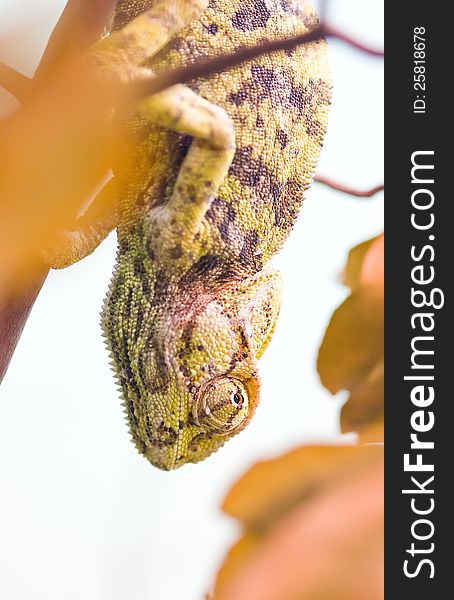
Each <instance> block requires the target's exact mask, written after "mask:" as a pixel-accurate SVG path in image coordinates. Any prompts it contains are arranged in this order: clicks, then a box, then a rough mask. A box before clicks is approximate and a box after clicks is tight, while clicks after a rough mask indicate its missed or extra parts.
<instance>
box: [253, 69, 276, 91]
mask: <svg viewBox="0 0 454 600" xmlns="http://www.w3.org/2000/svg"><path fill="white" fill-rule="evenodd" d="M251 73H252V78H253V80H254V81H256V82H257V83H259V84H260V85H261V86H262V87H263V88H264V90H265V91H266V92H271V90H272V89H273V86H274V85H276V75H275V73H274V71H273V70H272V69H267V68H266V67H263V66H262V65H252V67H251Z"/></svg>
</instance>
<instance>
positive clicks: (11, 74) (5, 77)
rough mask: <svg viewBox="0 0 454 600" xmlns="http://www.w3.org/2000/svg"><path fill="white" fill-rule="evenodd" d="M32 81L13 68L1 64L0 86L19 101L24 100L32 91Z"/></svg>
mask: <svg viewBox="0 0 454 600" xmlns="http://www.w3.org/2000/svg"><path fill="white" fill-rule="evenodd" d="M31 82H32V80H31V79H29V78H28V77H26V76H25V75H23V74H22V73H19V71H16V69H13V68H12V67H9V66H8V65H5V64H3V63H0V86H1V87H3V88H5V90H7V91H8V92H9V93H10V94H12V95H13V96H15V97H16V98H17V99H18V100H22V99H23V98H25V96H26V95H27V94H28V93H29V91H30V85H31Z"/></svg>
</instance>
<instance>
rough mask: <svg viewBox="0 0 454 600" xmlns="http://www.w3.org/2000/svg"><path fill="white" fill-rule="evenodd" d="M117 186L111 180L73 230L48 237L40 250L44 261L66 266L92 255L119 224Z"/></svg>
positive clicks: (56, 265)
mask: <svg viewBox="0 0 454 600" xmlns="http://www.w3.org/2000/svg"><path fill="white" fill-rule="evenodd" d="M115 188H116V186H115V181H114V179H111V180H110V181H109V182H108V183H107V184H106V185H105V186H104V187H103V188H102V189H101V191H100V192H99V193H98V195H97V196H96V198H95V199H94V200H93V202H92V203H91V204H90V205H89V207H88V208H87V210H86V211H85V213H84V214H83V215H82V216H81V217H79V218H78V219H76V220H75V222H74V227H73V228H72V229H66V230H63V231H60V232H58V233H57V234H56V236H54V237H53V238H51V239H47V240H45V242H44V243H43V244H42V246H41V247H40V249H39V254H40V256H41V258H42V259H43V260H44V262H45V263H46V264H47V265H48V266H49V267H51V268H53V269H63V268H65V267H69V266H70V265H72V264H74V263H76V262H78V261H79V260H82V259H83V258H85V257H86V256H88V255H89V254H91V253H92V252H93V251H94V250H96V248H97V247H98V246H99V244H100V243H101V242H102V241H103V240H104V239H105V238H106V237H107V236H108V235H109V233H110V232H111V231H112V230H113V229H115V227H116V226H117V225H118V203H117V198H116V189H115Z"/></svg>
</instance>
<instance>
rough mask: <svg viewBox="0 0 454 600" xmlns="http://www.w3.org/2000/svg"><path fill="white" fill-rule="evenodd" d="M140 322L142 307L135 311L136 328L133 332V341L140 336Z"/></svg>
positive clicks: (141, 320)
mask: <svg viewBox="0 0 454 600" xmlns="http://www.w3.org/2000/svg"><path fill="white" fill-rule="evenodd" d="M142 323H143V309H142V308H141V307H139V310H138V313H137V323H136V329H135V332H134V341H135V342H137V340H138V339H139V337H140V333H141V331H142Z"/></svg>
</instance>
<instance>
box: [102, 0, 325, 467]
mask: <svg viewBox="0 0 454 600" xmlns="http://www.w3.org/2000/svg"><path fill="white" fill-rule="evenodd" d="M207 4H208V6H207ZM169 7H170V8H169ZM150 8H151V9H154V10H155V13H154V17H153V19H151V20H150V17H149V15H148V16H147V17H146V18H145V17H141V18H142V21H140V18H139V19H135V20H133V21H131V19H133V17H136V16H137V15H139V14H141V13H143V12H144V11H145V10H149V9H150ZM185 11H186V12H185ZM177 13H178V14H179V15H180V16H181V15H183V16H181V19H182V21H183V22H184V23H186V22H187V23H189V24H188V25H185V26H183V27H182V28H181V23H180V22H179V23H178V24H176V22H175V19H176V17H175V15H176V14H177ZM183 13H184V14H183ZM169 15H171V16H169ZM128 23H129V25H127V24H128ZM169 23H170V25H169ZM316 24H317V18H316V16H315V13H314V10H313V8H312V5H311V3H310V2H306V1H305V0H301V1H298V0H212V1H210V2H209V3H208V2H206V1H204V0H191V1H190V2H189V1H188V2H185V1H184V0H173V1H172V0H167V2H164V3H163V2H160V3H158V5H157V8H156V1H153V0H152V1H145V0H144V1H134V0H130V1H119V2H118V3H117V9H116V13H115V15H114V16H113V19H112V29H113V30H115V33H112V34H111V35H110V36H109V37H107V38H106V39H105V40H102V41H101V42H100V43H99V44H98V45H97V46H96V47H95V48H94V51H93V55H94V56H95V59H96V60H98V61H99V62H100V64H101V63H102V64H103V65H104V67H106V66H108V65H109V64H110V63H112V64H114V63H121V62H122V61H123V62H125V63H128V64H131V65H134V63H135V64H142V66H143V67H147V68H151V69H152V70H153V72H154V73H160V72H162V71H164V70H166V69H169V68H173V67H178V66H182V65H185V64H188V63H191V62H195V61H197V60H198V59H200V58H202V57H206V56H215V55H218V54H225V53H227V52H231V51H233V50H235V49H236V48H238V47H241V46H244V45H255V44H259V43H260V42H262V41H264V40H269V39H273V38H277V37H279V38H281V37H286V36H290V35H295V34H298V33H304V32H305V31H308V30H309V29H312V28H314V27H315V26H316ZM125 25H127V27H126V28H125ZM165 31H167V33H165ZM124 32H126V34H125V33H124ZM163 32H164V33H163ZM169 32H170V33H169ZM121 34H122V35H123V37H120V35H121ZM147 36H148V37H147ZM153 36H155V37H156V36H158V37H159V36H162V40H163V41H162V43H161V42H160V43H157V44H155V45H156V46H157V47H156V48H153V51H152V52H151V54H150V53H149V54H147V52H146V48H147V46H148V45H149V40H150V39H152V38H153ZM166 36H167V37H168V38H170V41H169V40H168V39H166ZM167 42H168V43H167ZM151 45H153V44H151ZM135 46H137V47H138V48H139V50H138V51H137V54H135ZM118 48H120V52H119V51H118ZM106 56H107V57H108V58H106ZM144 56H150V58H149V59H147V60H145V61H144V60H142V59H143V57H144ZM119 57H120V58H119ZM106 68H107V67H106ZM131 72H132V71H131ZM200 97H202V98H203V99H206V100H207V101H208V102H206V101H205V100H200ZM330 99H331V83H330V73H329V68H328V63H327V49H326V44H325V42H324V41H319V42H316V43H311V44H309V45H305V46H302V47H299V48H296V49H295V50H293V51H291V52H277V53H274V54H272V55H265V56H263V57H261V58H259V59H256V60H254V61H253V62H249V63H245V64H244V65H242V66H240V67H237V68H234V69H232V70H230V71H228V72H222V73H219V74H216V75H212V76H210V77H209V78H206V79H201V80H197V81H193V82H192V83H191V84H190V85H189V86H175V87H174V88H170V89H169V90H167V91H166V92H163V93H161V94H158V95H156V96H154V97H153V98H151V99H149V100H148V101H145V102H143V103H142V104H141V105H140V107H138V108H137V110H135V111H134V112H132V113H131V114H128V115H123V116H122V117H121V118H120V117H118V122H119V126H120V129H121V131H122V135H123V137H124V139H125V142H124V143H125V144H127V148H126V154H127V156H128V163H129V165H130V167H129V169H126V171H125V169H124V167H123V169H120V170H119V172H115V177H114V181H115V188H116V194H117V197H118V202H119V204H118V220H117V223H116V226H117V234H118V255H117V264H116V268H115V273H114V276H113V279H112V284H111V286H110V289H109V292H108V295H107V298H106V301H105V305H104V309H103V313H102V326H103V329H104V333H105V337H106V341H107V344H108V347H109V349H110V352H111V355H112V359H113V363H112V364H113V367H114V369H115V372H116V375H117V376H118V380H119V383H120V386H121V390H122V394H123V398H124V404H125V408H126V414H127V418H128V419H129V424H130V431H131V434H132V438H133V440H134V442H135V444H136V446H137V448H138V450H139V451H140V452H141V453H143V454H144V455H145V456H146V457H147V458H148V460H149V461H150V462H151V463H152V464H154V465H155V466H157V467H159V468H161V469H166V470H169V469H175V468H177V467H180V466H181V465H184V464H186V463H190V462H198V461H200V460H203V459H205V458H206V457H207V456H208V455H210V454H211V453H212V452H214V451H215V450H217V449H218V448H219V447H220V446H222V445H223V444H224V443H225V442H226V441H227V440H228V439H229V438H230V437H232V436H233V435H235V434H236V433H238V432H239V431H241V430H242V429H243V428H244V427H245V425H246V424H247V423H248V422H249V420H250V419H251V417H252V415H253V413H254V411H255V409H256V406H257V404H258V401H259V388H260V384H259V375H258V372H257V359H258V358H259V357H260V355H261V354H262V352H263V350H264V349H265V347H266V345H267V343H268V342H269V340H270V338H271V335H272V333H273V329H274V326H275V323H276V320H277V317H278V313H279V306H280V290H281V283H280V278H279V275H278V273H276V272H275V271H272V270H270V269H269V268H268V267H267V266H266V265H267V262H268V261H269V259H270V258H271V257H272V256H273V255H274V254H275V253H276V252H277V251H278V250H279V249H280V247H281V246H282V244H283V242H284V241H285V239H286V238H287V236H288V234H289V232H290V230H291V228H292V226H293V224H294V221H295V219H296V217H297V215H298V212H299V209H300V207H301V204H302V201H303V195H304V192H305V190H306V189H307V188H308V186H309V184H310V183H311V181H312V178H313V174H314V169H315V165H316V162H317V159H318V156H319V152H320V148H321V146H322V143H323V137H324V134H325V128H326V123H327V116H328V110H329V104H330Z"/></svg>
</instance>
